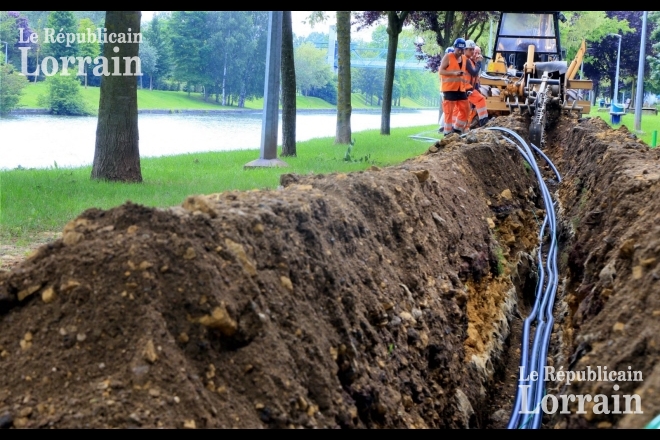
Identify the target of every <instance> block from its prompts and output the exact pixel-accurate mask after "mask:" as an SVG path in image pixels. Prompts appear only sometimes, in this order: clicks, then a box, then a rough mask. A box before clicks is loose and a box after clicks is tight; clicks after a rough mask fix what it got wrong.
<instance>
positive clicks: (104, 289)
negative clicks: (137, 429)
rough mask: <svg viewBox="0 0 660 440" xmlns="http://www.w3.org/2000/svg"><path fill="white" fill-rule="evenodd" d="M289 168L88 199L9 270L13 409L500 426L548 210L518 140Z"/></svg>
mask: <svg viewBox="0 0 660 440" xmlns="http://www.w3.org/2000/svg"><path fill="white" fill-rule="evenodd" d="M282 182H283V184H284V185H285V187H284V188H282V189H280V190H276V191H249V192H227V193H222V194H214V195H209V196H194V197H190V198H188V199H187V200H186V201H185V202H184V203H183V204H182V206H179V207H174V208H171V209H151V208H146V207H142V206H138V205H134V204H131V203H127V204H125V205H122V206H120V207H117V208H114V209H111V210H108V211H101V210H96V209H92V210H88V211H86V212H84V213H83V214H82V215H81V216H80V217H78V218H77V219H75V220H73V221H72V222H70V223H69V224H68V225H67V226H66V228H65V229H64V231H63V236H62V238H61V239H59V240H57V241H55V242H53V243H50V244H48V245H46V246H44V247H42V248H40V249H39V250H38V252H37V253H36V254H35V255H33V256H32V257H31V258H29V259H28V260H27V261H25V262H23V263H22V264H20V265H18V266H17V267H16V268H14V269H13V270H12V271H11V272H9V273H5V274H1V275H0V328H1V329H2V330H1V331H0V365H2V367H3V375H2V376H0V424H3V425H4V426H11V425H13V426H16V427H48V426H52V427H60V428H65V427H130V426H142V427H157V426H163V427H191V428H192V427H261V426H263V427H466V426H483V425H484V424H485V423H486V421H487V420H488V418H489V416H490V414H489V413H488V412H487V403H488V401H489V399H490V398H491V396H490V392H489V391H488V390H489V389H490V388H492V385H493V384H494V383H495V380H496V377H495V376H496V374H495V370H496V369H497V368H496V367H497V364H498V362H500V360H499V359H500V358H502V355H503V352H504V349H505V347H504V345H505V340H506V338H507V336H508V333H509V321H510V319H511V315H512V314H513V313H514V310H515V303H516V299H517V298H516V289H515V288H514V283H513V282H512V276H514V275H517V276H518V277H520V276H522V279H523V280H524V279H525V278H526V276H527V275H526V274H525V273H524V268H525V267H526V265H525V263H524V261H525V259H524V258H523V256H524V255H527V254H529V253H530V252H532V250H533V248H534V246H535V245H536V243H535V234H536V233H537V232H536V231H537V228H538V225H537V223H536V220H535V216H539V215H542V213H541V211H540V210H539V209H538V208H539V207H540V206H537V203H538V202H539V198H538V194H537V192H536V185H535V183H534V182H533V180H532V178H531V176H530V175H529V174H528V172H526V170H525V167H524V166H523V162H522V160H521V159H520V157H519V154H518V152H517V151H516V150H515V148H514V147H512V146H511V145H509V144H507V143H505V142H503V141H497V140H496V139H495V137H494V135H493V134H492V133H488V132H485V131H478V132H475V133H473V134H471V135H470V136H468V137H467V138H466V139H459V138H458V137H457V136H451V137H449V138H448V139H446V140H444V141H443V142H441V143H439V144H437V145H436V146H433V147H431V149H430V150H429V153H428V154H426V155H424V156H421V157H419V158H417V159H415V160H412V161H409V162H407V163H405V164H403V165H402V166H398V167H392V168H388V169H386V170H379V169H377V168H375V167H374V168H373V169H372V170H370V171H368V172H361V173H354V174H349V175H343V174H339V175H330V176H315V177H301V176H293V175H286V176H283V179H282ZM498 238H499V241H498ZM510 261H511V262H513V263H518V265H517V266H516V265H515V264H513V265H511V266H510V265H509V264H508V262H510Z"/></svg>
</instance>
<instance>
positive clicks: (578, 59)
mask: <svg viewBox="0 0 660 440" xmlns="http://www.w3.org/2000/svg"><path fill="white" fill-rule="evenodd" d="M586 52H587V43H586V41H585V40H582V44H581V45H580V48H579V49H578V51H577V55H575V58H574V59H573V61H571V65H570V66H568V71H567V72H566V79H569V80H570V79H573V78H575V75H576V74H577V71H578V66H579V65H580V64H581V63H582V58H584V54H585V53H586Z"/></svg>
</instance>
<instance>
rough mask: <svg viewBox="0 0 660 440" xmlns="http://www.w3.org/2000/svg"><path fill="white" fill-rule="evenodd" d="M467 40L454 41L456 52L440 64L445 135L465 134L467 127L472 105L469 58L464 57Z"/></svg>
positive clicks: (445, 57)
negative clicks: (468, 82)
mask: <svg viewBox="0 0 660 440" xmlns="http://www.w3.org/2000/svg"><path fill="white" fill-rule="evenodd" d="M464 51H465V40H464V39H463V38H457V39H456V41H454V52H452V53H447V54H445V56H444V57H443V58H442V61H441V62H440V69H438V73H439V74H440V81H441V87H442V111H443V112H444V116H445V123H444V126H443V134H444V135H445V136H446V135H448V134H450V133H452V132H456V133H459V134H463V132H464V131H465V129H466V127H467V123H468V115H469V113H470V104H469V103H468V97H467V94H466V90H467V82H466V78H467V76H466V73H467V64H468V60H467V57H466V56H465V55H464V53H463V52H464Z"/></svg>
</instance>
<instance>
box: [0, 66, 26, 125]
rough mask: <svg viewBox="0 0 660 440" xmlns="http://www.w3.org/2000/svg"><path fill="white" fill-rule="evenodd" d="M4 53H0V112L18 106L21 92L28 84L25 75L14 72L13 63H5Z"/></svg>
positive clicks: (4, 112)
mask: <svg viewBox="0 0 660 440" xmlns="http://www.w3.org/2000/svg"><path fill="white" fill-rule="evenodd" d="M4 56H5V55H4V53H3V54H2V55H0V63H2V65H0V114H6V113H9V112H10V111H12V110H13V109H15V108H16V107H17V106H18V102H19V100H20V99H21V92H22V90H23V88H24V87H25V86H27V84H28V80H27V78H26V77H25V76H23V75H20V74H19V73H17V72H14V68H13V66H12V65H11V64H7V65H5V64H4Z"/></svg>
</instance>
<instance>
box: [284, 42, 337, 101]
mask: <svg viewBox="0 0 660 440" xmlns="http://www.w3.org/2000/svg"><path fill="white" fill-rule="evenodd" d="M293 58H294V62H295V65H296V86H297V87H298V88H299V89H300V91H301V92H302V94H303V95H308V94H309V91H310V89H312V88H321V87H324V86H325V85H326V84H327V83H328V82H329V81H330V79H331V78H332V69H331V68H330V65H329V64H328V63H327V62H326V52H325V51H323V50H321V49H317V48H316V47H314V45H313V44H312V43H310V42H306V43H304V44H302V45H300V46H299V47H297V48H296V49H295V53H294V57H293Z"/></svg>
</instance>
